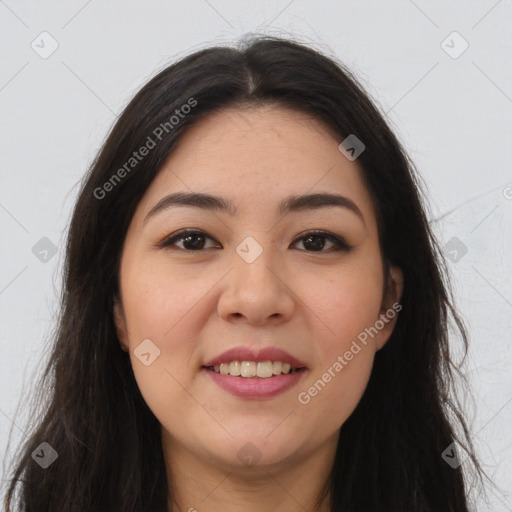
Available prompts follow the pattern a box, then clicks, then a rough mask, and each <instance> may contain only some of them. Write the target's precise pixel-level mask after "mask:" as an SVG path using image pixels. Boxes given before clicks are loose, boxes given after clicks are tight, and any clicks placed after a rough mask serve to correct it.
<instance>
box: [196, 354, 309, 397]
mask: <svg viewBox="0 0 512 512" xmlns="http://www.w3.org/2000/svg"><path fill="white" fill-rule="evenodd" d="M201 371H202V372H204V373H205V374H206V375H207V376H208V377H209V378H210V379H212V381H213V382H214V383H215V384H216V385H217V386H218V387H219V388H220V389H221V390H223V391H227V392H228V393H230V394H231V395H234V396H236V397H238V398H246V399H260V400H263V399H269V398H272V397H274V396H277V395H279V394H281V393H284V392H285V391H287V390H289V389H290V388H292V387H293V386H295V385H296V384H297V383H298V382H299V380H301V379H302V378H303V377H304V375H305V374H306V373H307V372H308V371H309V370H308V368H307V367H306V364H305V363H303V362H302V361H300V360H299V359H297V358H295V357H293V356H292V355H291V354H289V353H288V352H285V351H284V350H281V349H279V348H277V347H268V346H267V347H263V348H260V349H255V348H252V347H235V348H232V349H230V350H227V351H226V352H224V353H222V354H220V355H219V356H217V357H216V358H214V359H211V360H210V361H206V363H205V364H204V365H203V366H202V367H201Z"/></svg>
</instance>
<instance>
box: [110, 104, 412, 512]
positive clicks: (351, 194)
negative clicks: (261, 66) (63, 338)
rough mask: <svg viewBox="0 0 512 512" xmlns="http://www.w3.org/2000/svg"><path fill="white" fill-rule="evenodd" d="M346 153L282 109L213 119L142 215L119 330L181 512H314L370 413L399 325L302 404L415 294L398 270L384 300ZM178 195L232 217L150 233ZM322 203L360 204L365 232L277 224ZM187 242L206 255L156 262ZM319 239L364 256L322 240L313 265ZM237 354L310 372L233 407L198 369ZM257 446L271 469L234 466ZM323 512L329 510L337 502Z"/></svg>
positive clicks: (234, 400)
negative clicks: (287, 362)
mask: <svg viewBox="0 0 512 512" xmlns="http://www.w3.org/2000/svg"><path fill="white" fill-rule="evenodd" d="M340 142H341V140H340V139H338V138H335V137H333V135H332V134H331V133H330V132H329V131H328V130H327V129H326V128H325V127H324V125H323V124H321V123H319V122H318V121H316V120H314V119H311V118H310V117H308V116H307V115H305V114H303V113H300V112H295V111H292V110H288V109H286V108H283V107H276V106H264V107H262V106H259V107H256V108H251V109H244V110H241V109H228V110H225V111H222V112H216V113H214V114H211V115H209V116H208V117H206V118H204V119H203V120H201V122H199V123H198V124H197V125H196V126H194V127H192V128H190V129H189V130H188V131H187V132H186V133H185V134H184V136H183V137H182V138H181V139H180V141H179V144H178V145H177V147H176V148H175V150H174V151H173V153H172V154H171V155H170V156H169V158H168V159H167V161H166V162H165V163H164V165H163V166H162V169H161V171H160V172H159V174H158V175H157V177H156V178H155V179H154V181H153V183H152V184H151V186H150V187H149V189H148V190H147V191H146V193H145V195H144V196H143V198H142V200H141V201H140V203H139V205H138V208H137V210H136V212H135V215H134V217H133V219H132V222H131V225H130V227H129V230H128V233H127V236H126V240H125V245H124V248H123V254H122V260H121V268H120V290H121V300H120V302H118V303H117V304H116V305H115V307H114V316H115V321H116V327H117V332H118V336H119V341H120V344H121V347H122V348H123V350H126V351H129V353H130V358H131V363H132V367H133V371H134V375H135V379H136V381H137V384H138V386H139V388H140V391H141V393H142V395H143V397H144V399H145V401H146V402H147V404H148V406H149V407H150V409H151V410H152V411H153V413H154V414H155V416H156V417H157V418H158V420H159V421H160V423H161V425H162V448H163V452H164V456H165V460H166V466H167V475H168V481H169V485H170V486H171V482H172V488H173V492H174V495H175V499H173V500H171V499H169V510H170V511H171V510H173V511H174V510H180V511H190V512H192V511H193V510H197V511H198V512H203V511H217V510H223V511H224V512H231V511H239V510H241V508H242V507H243V510H245V511H246V512H252V511H254V512H256V511H258V512H259V511H261V510H274V511H277V512H284V511H286V512H290V511H292V512H293V511H299V510H300V511H303V510H310V511H312V510H314V504H315V500H316V498H317V496H318V494H319V492H320V490H321V488H322V486H323V485H324V484H325V482H326V481H327V479H328V476H329V472H330V470H331V468H332V464H333V460H334V452H335V449H336V444H337V440H338V435H339V429H340V427H341V426H342V425H343V423H344V422H345V421H346V420H347V418H348V417H349V416H350V415H351V413H352V412H353V411H354V409H355V407H356V405H357V404H358V402H359V400H360V399H361V396H362V394H363V392H364V390H365V388H366V385H367V383H368V379H369V376H370V374H371V369H372V364H373V360H374V356H375V352H376V351H377V350H380V349H381V348H382V347H383V346H384V344H385V343H386V341H387V340H388V338H389V336H390V334H391V332H392V330H393V328H394V325H395V322H396V316H395V318H394V319H393V320H391V321H389V322H388V323H385V326H384V327H383V328H382V329H381V330H380V331H379V333H378V335H376V336H374V337H369V338H368V341H367V344H366V345H363V344H361V343H360V344H359V345H360V347H361V350H360V351H359V352H358V353H357V355H354V357H353V359H352V360H351V361H350V362H348V364H347V365H346V366H344V368H343V370H342V371H341V372H338V373H336V374H335V375H336V376H335V377H333V378H332V379H331V381H330V382H329V383H327V384H326V385H325V387H324V388H323V389H322V390H321V391H320V392H318V394H317V395H316V396H314V397H313V398H311V400H310V401H309V403H307V404H301V403H299V401H298V394H299V393H300V392H304V391H307V390H308V388H309V387H310V386H312V385H313V384H314V383H315V381H317V380H318V379H320V378H322V375H323V374H324V373H325V372H326V371H327V369H328V368H329V367H332V366H333V364H334V363H335V361H337V357H338V356H340V355H341V356H343V354H344V353H345V352H346V351H347V350H349V348H350V346H351V344H352V342H353V341H354V340H356V339H357V336H358V334H360V333H361V332H362V331H364V329H365V328H368V327H370V326H373V325H374V324H375V322H376V320H378V319H379V315H381V314H384V313H385V312H386V311H387V310H389V308H390V307H391V304H392V303H394V302H395V301H398V300H399V298H400V296H401V293H402V288H403V277H402V273H401V272H400V269H397V268H393V269H392V273H391V277H392V279H393V281H392V287H391V289H390V290H391V292H390V294H389V295H386V296H385V297H384V294H383V290H384V287H383V285H384V274H383V266H382V257H381V252H380V247H379V242H378V233H377V223H376V216H375V207H374V205H373V202H372V200H371V196H370V194H369V192H368V190H367V188H366V187H365V185H364V183H363V180H362V175H361V170H360V168H359V166H358V164H357V160H355V161H353V162H351V161H349V160H348V159H347V158H346V157H345V156H344V155H343V154H342V153H341V152H340V151H339V150H338V145H339V143H340ZM178 191H183V192H191V191H194V192H206V193H211V194H215V195H220V196H223V197H226V198H229V199H230V200H232V201H233V202H234V203H235V204H236V205H238V209H237V212H236V215H235V216H230V215H229V214H228V213H225V212H219V211H216V212H212V211H206V210H201V209H199V208H194V207H190V206H188V207H172V208H170V209H168V210H165V211H163V212H160V213H158V214H156V215H155V216H153V217H150V219H149V220H148V221H147V222H146V223H144V219H145V217H146V215H147V214H148V212H149V211H150V210H151V209H152V208H153V206H154V205H155V204H156V203H157V202H158V201H159V200H160V199H161V198H162V197H164V196H166V195H167V194H169V193H172V192H178ZM316 192H328V193H338V194H341V195H343V196H346V197H348V198H350V199H351V200H352V201H353V202H354V203H355V204H356V205H357V206H358V208H359V209H360V211H361V213H362V215H363V218H364V222H363V221H362V220H361V219H360V218H359V217H358V216H357V215H356V214H354V213H353V212H351V211H350V210H348V209H346V208H340V207H328V208H320V209H314V210H309V211H303V212H292V213H288V214H287V215H284V216H282V215H280V214H279V213H278V211H277V205H278V203H279V202H280V201H281V200H282V199H283V198H284V197H286V196H288V195H291V194H294V195H299V194H308V193H316ZM185 228H194V229H197V230H201V231H204V232H205V233H206V235H205V236H206V237H205V238H203V239H202V238H200V237H199V239H197V240H195V242H196V243H204V244H205V245H204V247H205V248H204V249H201V250H196V251H194V250H193V249H194V241H193V243H189V244H188V245H187V242H186V240H183V239H181V240H178V241H176V242H175V244H174V247H167V248H161V247H158V246H157V244H158V243H159V242H161V241H162V240H164V239H165V238H167V237H168V236H169V235H171V234H173V233H176V232H178V231H180V230H183V229H185ZM313 229H321V230H325V231H327V232H329V233H332V234H334V235H337V236H339V237H342V238H344V239H345V240H346V241H347V242H348V243H349V244H350V245H352V246H353V249H352V250H351V251H350V252H345V251H339V252H332V251H331V248H332V247H334V245H333V243H331V242H329V241H328V240H327V239H320V240H317V243H321V242H322V241H323V242H324V243H325V247H324V248H323V249H316V250H315V245H314V243H315V241H314V240H313V244H312V243H309V244H308V243H307V241H306V240H307V238H308V235H307V232H308V231H310V230H313ZM305 234H306V236H305V237H304V238H301V237H302V236H304V235H305ZM247 236H252V237H253V238H254V239H255V240H256V241H257V242H258V244H259V245H260V246H261V248H262V249H263V252H262V254H261V255H260V256H259V257H258V258H257V259H256V260H255V261H254V262H252V263H247V262H246V261H245V260H244V259H242V258H241V257H240V256H239V254H238V253H237V252H236V248H237V246H238V245H239V244H240V243H241V242H242V241H243V240H244V239H245V237H247ZM191 246H192V249H191V248H190V247H191ZM184 247H186V248H184ZM144 339H150V340H152V342H153V343H154V344H155V345H156V346H157V347H158V348H159V350H160V356H159V357H158V358H156V359H155V360H154V362H152V363H151V364H150V365H149V366H145V365H144V364H142V363H141V361H140V360H139V359H138V358H137V357H136V356H135V354H134V350H135V349H136V348H137V346H138V345H139V344H140V343H141V342H142V340H144ZM238 345H248V346H253V347H262V346H269V345H270V346H276V347H279V348H281V349H284V350H286V351H288V352H289V353H291V354H292V355H294V356H295V357H297V358H298V359H299V360H302V361H304V362H306V364H307V367H308V369H307V372H306V373H305V374H304V375H303V377H302V379H301V380H300V382H299V383H298V385H297V386H295V387H293V388H292V389H290V390H288V391H286V392H284V393H283V394H280V395H278V396H276V397H273V398H269V399H265V400H254V399H243V398H238V397H235V396H232V395H231V394H229V393H227V392H225V391H223V390H222V389H220V388H219V387H218V386H217V385H216V384H215V383H214V382H213V381H212V380H211V378H210V377H209V376H208V375H207V374H205V373H204V372H201V371H200V369H201V366H202V365H203V364H204V363H205V362H207V361H208V360H209V359H211V358H213V357H215V356H217V355H219V354H221V353H222V352H224V351H225V350H227V349H230V348H232V347H235V346H238ZM246 443H252V444H253V445H254V446H255V447H256V450H257V453H258V455H259V456H260V459H259V460H258V462H257V463H256V464H254V465H252V466H247V465H245V464H244V463H243V462H242V461H241V460H240V459H239V457H238V456H237V454H238V452H239V450H240V449H241V448H242V447H244V445H246ZM178 507H179V508H178ZM318 510H321V511H327V510H328V502H327V500H325V501H324V502H323V503H322V505H321V506H320V508H318Z"/></svg>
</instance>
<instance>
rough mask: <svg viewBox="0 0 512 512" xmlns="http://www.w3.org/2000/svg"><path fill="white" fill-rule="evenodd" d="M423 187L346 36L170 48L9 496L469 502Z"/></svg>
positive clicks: (117, 146)
mask: <svg viewBox="0 0 512 512" xmlns="http://www.w3.org/2000/svg"><path fill="white" fill-rule="evenodd" d="M424 209H425V207H424V205H423V204H422V201H421V199H420V195H419V184H418V181H417V178H416V177H415V174H414V167H413V164H412V163H411V162H410V161H409V160H408V157H407V156H406V154H405V152H404V151H403V150H402V148H401V146H400V144H399V143H398V141H397V139H396V138H395V136H394V135H393V134H392V132H391V131H390V129H389V128H388V126H387V125H386V123H385V121H384V119H383V118H382V116H381V115H380V114H379V113H378V111H377V110H376V108H375V107H374V106H373V104H372V103H371V101H370V99H369V98H368V96H367V95H366V93H365V92H364V91H363V89H362V88H361V87H360V86H359V85H358V84H357V82H356V81H355V79H354V78H353V77H352V76H351V75H350V73H349V72H348V71H347V70H346V69H345V68H344V67H343V66H342V65H340V64H338V63H336V62H334V61H333V60H332V59H329V58H327V57H325V56H323V55H321V54H319V53H317V52H316V51H314V50H312V49H309V48H307V47H304V46H302V45H300V44H297V43H295V42H292V41H288V40H283V39H278V38H271V37H260V38H257V39H255V40H254V41H252V42H250V43H247V44H245V45H244V46H243V47H241V48H240V49H233V48H227V47H214V48H209V49H206V50H202V51H199V52H196V53H194V54H192V55H190V56H188V57H186V58H184V59H182V60H181V61H179V62H177V63H176V64H174V65H172V66H169V67H168V68H166V69H164V70H163V71H162V72H161V73H159V74H158V75H157V76H156V77H154V78H153V79H152V80H151V81H150V82H149V83H148V84H147V85H145V86H144V87H143V88H142V89H141V90H140V91H139V92H138V93H137V95H136V96H135V97H134V99H133V100H132V101H131V102H130V104H129V105H128V106H127V107H126V109H125V111H124V112H123V114H122V115H121V116H120V118H119V119H118V121H117V123H116V124H115V126H114V128H113V129H112V131H111V133H110V135H109V137H108V138H107V140H106V142H105V144H104V146H103V147H102V149H101V151H100V153H99V155H98V157H97V158H96V160H95V162H94V163H93V165H92V167H91V169H90V172H89V174H88V175H87V177H86V179H85V181H84V183H83V186H82V189H81V192H80V194H79V197H78V200H77V204H76V207H75V210H74V213H73V218H72V221H71V226H70V230H69V237H68V245H67V255H66V256H67V257H66V266H65V280H64V288H63V292H64V293H63V296H62V316H61V318H60V322H59V327H58V332H57V336H56V342H55V345H54V348H53V352H52V358H51V363H50V364H49V365H48V367H47V369H46V373H45V376H43V377H45V378H47V379H49V378H50V375H52V376H54V382H53V388H52V391H51V395H50V396H49V397H48V406H47V409H46V410H47V412H46V415H45V417H44V418H43V419H42V421H41V422H40V423H39V424H37V425H35V426H34V431H33V435H32V437H31V438H30V440H29V441H28V442H27V443H26V445H25V446H24V448H23V450H22V452H21V455H20V458H19V461H18V463H17V467H16V468H15V472H14V473H13V479H12V483H11V486H10V488H9V492H8V496H7V498H6V508H5V510H13V509H12V508H9V504H11V506H13V505H14V492H15V490H16V489H17V485H18V486H19V488H18V490H19V498H20V501H19V506H20V507H21V508H20V510H21V509H22V510H26V511H32V510H37V511H63V510H76V511H91V510H95V511H96V510H101V511H123V512H128V511H173V512H174V511H185V510H188V511H193V510H197V511H199V512H202V511H216V510H223V511H231V510H240V509H242V508H243V510H245V511H252V510H272V511H287V512H289V511H295V510H297V511H298V510H311V511H313V510H315V511H320V512H326V511H336V512H341V511H350V512H352V511H353V512H356V511H357V512H362V511H373V512H375V511H393V512H411V511H418V512H419V511H422V512H427V511H428V512H434V511H435V512H442V511H446V512H448V511H453V512H467V511H468V510H470V509H469V505H468V499H467V495H468V491H469V488H468V482H467V481H465V478H464V475H463V472H462V468H463V467H465V466H461V465H460V461H461V460H462V459H463V457H462V453H461V450H460V447H461V446H465V450H466V453H467V455H469V457H466V461H467V463H471V464H472V465H473V471H474V474H475V475H476V476H478V477H479V478H480V479H481V474H482V473H483V472H482V470H481V468H480V467H479V464H478V461H477V459H476V457H475V456H474V453H473V449H472V446H471V442H470V440H469V433H468V430H467V428H466V425H465V421H464V417H463V414H462V411H461V410H460V407H459V406H458V402H457V401H456V400H454V399H452V398H451V396H450V393H451V391H453V390H452V384H453V374H452V372H453V370H454V369H455V370H457V369H456V367H455V366H454V365H453V362H452V361H451V358H450V351H449V346H448V336H447V323H448V320H449V315H450V314H451V315H452V316H453V318H454V320H455V322H456V325H457V327H458V328H459V329H460V332H461V334H462V337H463V340H464V342H465V344H466V347H467V341H466V334H465V330H464V326H463V323H462V321H461V320H460V319H459V317H458V316H457V313H456V311H455V310H454V308H453V306H452V302H453V301H452V300H451V298H450V294H449V290H448V288H447V286H446V284H445V281H444V280H443V272H444V271H445V268H444V266H443V259H442V255H441V253H440V251H439V248H438V245H437V243H436V241H435V239H434V237H433V235H432V233H431V231H430V228H429V225H428V221H427V217H426V214H425V211H424ZM326 244H327V246H326ZM43 388H44V386H43V385H42V384H41V386H40V389H43ZM449 415H450V416H449ZM453 418H454V419H455V420H457V424H455V422H454V420H453ZM452 422H453V423H452ZM457 431H458V432H457ZM462 434H463V435H462ZM462 437H464V438H463V439H462ZM456 441H457V443H456ZM42 443H46V444H42ZM456 446H458V447H459V449H458V451H457V450H456V449H455V447H456ZM38 458H39V461H38V460H37V459H38ZM459 458H460V460H459ZM20 476H22V477H23V483H22V484H17V483H16V482H17V480H18V479H19V478H20Z"/></svg>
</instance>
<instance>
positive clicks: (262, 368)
mask: <svg viewBox="0 0 512 512" xmlns="http://www.w3.org/2000/svg"><path fill="white" fill-rule="evenodd" d="M256 375H257V376H258V377H261V378H262V379H268V378H269V377H272V361H264V362H259V363H258V364H257V366H256Z"/></svg>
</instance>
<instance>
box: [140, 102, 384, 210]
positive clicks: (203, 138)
mask: <svg viewBox="0 0 512 512" xmlns="http://www.w3.org/2000/svg"><path fill="white" fill-rule="evenodd" d="M338 139H339V140H338ZM340 142H341V137H339V138H337V137H336V136H335V135H334V134H333V132H332V131H331V130H330V129H329V128H328V127H326V126H325V125H324V124H323V123H321V122H320V121H318V120H316V119H314V118H312V117H311V116H308V115H307V114H305V113H301V112H298V111H295V110H291V109H288V108H283V107H278V106H258V107H251V108H248V109H239V108H237V109H235V108H231V109H226V110H223V111H219V112H215V113H212V114H209V115H207V116H206V117H204V118H203V119H201V120H200V121H199V122H197V124H195V125H193V126H191V127H190V128H188V129H187V131H186V132H185V133H184V134H183V135H182V136H181V138H180V139H179V141H178V143H177V144H176V146H175V147H174V149H173V152H172V153H171V154H170V155H169V157H168V158H167V160H166V161H165V162H164V164H163V165H162V167H161V170H160V172H159V173H158V174H157V176H156V178H155V180H154V181H153V183H152V184H151V186H150V187H149V189H148V190H147V191H146V194H145V196H144V198H143V200H142V201H141V204H140V207H141V209H143V210H144V211H145V213H147V212H148V211H149V210H150V209H151V207H152V206H153V205H154V203H155V202H156V201H158V200H159V199H160V198H161V197H162V196H164V195H166V194H169V193H170V192H175V191H183V192H191V191H193V192H205V193H210V194H215V195H222V196H223V197H226V198H228V199H231V200H232V201H233V203H234V204H235V205H236V206H237V214H238V213H243V212H247V213H250V212H254V213H255V214H257V213H258V212H259V213H260V214H261V209H262V208H264V209H265V210H268V209H269V208H272V206H271V205H272V204H273V205H275V208H276V210H277V207H278V204H279V203H280V202H281V200H282V198H283V197H286V196H290V195H300V194H308V193H315V192H320V191H321V192H327V191H329V192H332V193H337V194H342V195H344V196H347V197H349V198H350V199H352V200H353V201H354V202H356V203H357V204H358V206H359V208H360V209H361V210H362V211H363V214H364V215H365V217H367V216H372V215H373V213H374V212H373V204H372V201H371V198H370V194H369V192H368V190H367V189H366V186H365V185H364V180H363V178H362V174H361V173H362V171H361V168H360V167H359V165H358V164H357V162H356V161H353V162H352V161H349V160H348V159H347V158H346V157H345V156H344V155H343V154H342V153H341V152H340V151H339V149H338V145H339V144H340Z"/></svg>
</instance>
